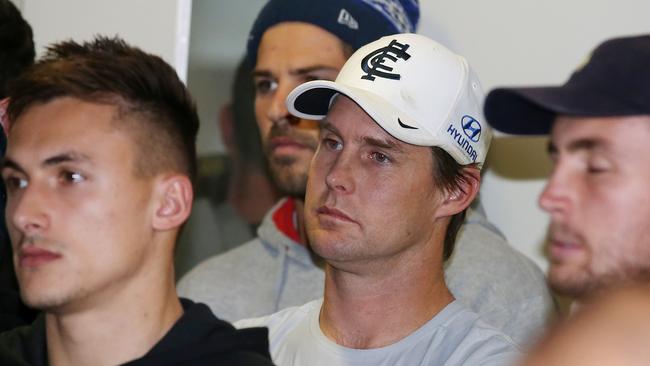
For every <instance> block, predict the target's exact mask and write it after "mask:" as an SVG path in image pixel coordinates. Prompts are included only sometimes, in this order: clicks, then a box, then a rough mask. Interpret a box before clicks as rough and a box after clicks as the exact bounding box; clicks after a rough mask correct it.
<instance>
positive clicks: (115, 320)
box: [45, 273, 183, 366]
mask: <svg viewBox="0 0 650 366" xmlns="http://www.w3.org/2000/svg"><path fill="white" fill-rule="evenodd" d="M159 282H161V281H159ZM165 282H166V283H165V284H164V286H158V288H152V286H151V281H148V283H147V284H148V285H149V286H137V285H136V286H130V288H125V289H121V290H120V291H116V292H113V293H112V294H109V295H108V296H104V297H103V298H102V299H100V301H99V302H95V301H94V302H93V303H94V304H95V305H96V306H92V307H87V308H85V309H78V311H74V310H73V311H70V312H65V313H63V312H62V313H46V315H45V329H46V339H47V350H48V358H49V364H50V365H51V366H60V365H82V366H83V365H89V366H90V365H93V366H95V365H100V366H101V365H117V364H122V363H125V362H128V361H131V360H133V359H137V358H140V357H142V356H144V355H145V354H146V353H147V352H148V351H149V350H150V349H151V348H153V346H154V345H155V344H156V343H157V342H158V341H159V340H160V339H161V338H162V337H163V336H164V335H165V334H166V333H167V332H168V331H169V329H170V328H171V327H172V326H173V325H174V323H175V322H176V321H177V320H178V319H179V318H180V317H181V315H182V313H183V308H182V306H181V304H180V301H179V299H178V296H177V295H176V289H175V287H174V282H173V273H171V276H170V278H169V279H167V280H166V281H165ZM154 287H155V286H154Z"/></svg>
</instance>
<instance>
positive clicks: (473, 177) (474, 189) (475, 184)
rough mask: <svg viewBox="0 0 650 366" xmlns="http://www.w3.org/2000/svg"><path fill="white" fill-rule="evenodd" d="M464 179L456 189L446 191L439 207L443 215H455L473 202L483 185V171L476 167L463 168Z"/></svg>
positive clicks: (439, 211)
mask: <svg viewBox="0 0 650 366" xmlns="http://www.w3.org/2000/svg"><path fill="white" fill-rule="evenodd" d="M462 174H463V179H461V180H460V181H459V182H458V183H457V187H456V188H455V189H454V190H451V191H449V192H446V193H445V197H444V200H443V202H442V204H441V205H440V208H439V209H438V214H439V215H440V216H441V217H444V216H453V215H455V214H457V213H459V212H461V211H463V210H464V209H466V208H467V207H469V205H471V204H472V201H474V198H475V197H476V195H477V194H478V191H479V189H480V187H481V171H480V170H479V169H478V168H476V167H465V168H463V173H462Z"/></svg>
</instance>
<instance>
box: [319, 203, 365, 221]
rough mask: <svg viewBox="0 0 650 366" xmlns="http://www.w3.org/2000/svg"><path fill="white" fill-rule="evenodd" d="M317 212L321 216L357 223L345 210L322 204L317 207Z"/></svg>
mask: <svg viewBox="0 0 650 366" xmlns="http://www.w3.org/2000/svg"><path fill="white" fill-rule="evenodd" d="M316 214H317V215H318V216H319V217H327V218H331V219H334V220H338V221H344V222H351V223H355V224H356V223H357V222H356V221H354V220H353V219H352V218H351V217H350V216H348V215H346V214H345V213H344V212H343V211H340V210H337V209H335V208H332V207H327V206H321V207H319V208H317V209H316Z"/></svg>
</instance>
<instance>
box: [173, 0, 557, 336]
mask: <svg viewBox="0 0 650 366" xmlns="http://www.w3.org/2000/svg"><path fill="white" fill-rule="evenodd" d="M418 20H419V6H418V3H417V1H416V0H401V1H397V0H383V1H380V0H374V1H373V0H334V1H327V2H307V1H301V0H271V1H269V2H268V3H267V4H266V5H265V7H264V8H263V9H262V10H261V12H260V14H259V15H258V17H257V19H256V21H255V23H254V25H253V27H252V30H251V33H250V35H249V41H248V45H247V58H248V60H249V62H250V63H251V65H252V66H253V69H254V72H253V77H254V80H255V84H256V101H255V109H256V118H257V122H258V125H259V127H260V131H261V135H262V143H263V145H264V150H265V153H266V155H267V158H268V163H269V170H270V172H271V174H272V176H273V180H274V182H275V184H276V185H277V187H278V188H279V189H280V190H281V191H282V192H283V193H284V194H285V195H286V196H287V197H286V198H284V199H282V200H281V201H280V202H278V204H277V205H276V206H275V207H274V208H272V209H271V211H270V212H269V213H268V214H267V215H266V217H265V219H264V221H263V223H262V225H261V226H260V227H259V228H258V238H256V239H254V240H252V241H250V242H248V243H246V244H244V245H241V246H239V247H237V248H235V249H234V250H231V251H229V252H227V253H224V254H222V255H219V256H216V257H212V258H210V259H208V260H206V261H205V262H203V263H201V264H199V265H198V266H197V267H196V268H195V269H194V270H192V271H191V272H189V273H188V274H187V275H186V276H185V277H183V278H182V279H181V281H180V282H179V285H178V289H179V293H180V294H182V295H183V296H187V297H190V298H193V299H196V300H198V301H201V302H205V303H207V304H208V305H209V306H210V307H211V308H212V310H213V311H214V312H215V313H216V314H217V315H218V316H220V317H222V318H225V319H228V320H231V321H234V320H239V319H242V318H250V317H256V316H262V315H267V314H270V313H273V312H276V311H278V310H280V309H283V308H286V307H289V306H296V305H302V304H304V303H306V302H308V301H311V300H314V299H316V298H319V297H321V296H322V294H323V284H324V273H323V269H322V268H323V265H322V260H321V259H320V258H318V256H316V255H315V254H314V253H313V252H312V251H311V250H310V249H309V246H308V240H307V237H306V235H305V230H304V225H303V205H304V196H305V187H306V182H307V172H308V169H309V165H310V162H311V159H312V157H313V155H314V153H315V150H316V147H317V145H318V141H319V136H318V123H317V122H316V121H310V120H305V119H301V118H297V117H295V116H292V115H291V114H289V112H288V110H287V107H286V105H285V99H286V96H287V95H288V94H289V92H290V91H291V90H292V89H293V88H295V87H296V86H298V85H300V84H302V83H304V82H306V81H310V80H318V79H325V80H334V79H335V78H336V76H337V74H338V72H339V70H340V69H341V67H342V66H343V64H344V63H345V61H346V60H347V58H348V57H349V56H350V55H351V54H352V53H353V52H354V51H355V50H356V49H358V48H360V47H361V46H363V45H365V44H367V43H370V42H371V41H374V40H376V39H379V38H381V37H382V36H385V35H390V34H395V33H409V32H414V31H415V29H416V26H417V23H418ZM453 225H454V226H455V230H450V232H453V233H455V232H457V231H458V229H460V231H459V234H458V239H457V240H456V250H455V253H454V254H453V256H451V257H450V258H449V259H448V260H447V264H446V268H445V277H446V279H447V283H448V285H449V287H450V289H451V291H452V293H453V294H454V296H455V297H456V298H457V299H458V300H460V301H461V302H462V303H465V304H466V305H468V306H469V307H470V308H471V309H472V310H473V311H475V312H477V313H479V314H480V315H481V317H482V318H483V319H484V320H485V321H486V322H487V323H489V324H490V325H492V326H494V327H496V328H499V329H501V330H503V331H504V332H505V333H506V334H508V335H510V336H511V337H512V338H513V339H514V340H515V341H517V342H518V343H520V344H524V343H528V342H529V341H530V340H531V339H532V337H534V335H536V334H537V333H538V332H539V331H540V330H541V328H543V326H544V324H545V322H546V320H547V317H548V315H549V314H550V313H551V312H553V311H554V307H553V303H552V300H551V296H550V294H549V292H548V289H547V287H546V284H545V279H544V276H543V274H542V273H541V271H540V270H539V269H538V268H537V267H536V266H535V264H534V263H532V262H531V261H530V260H528V259H527V258H525V256H523V255H522V254H520V253H518V252H517V251H515V250H514V249H512V248H511V247H510V246H509V245H508V244H507V242H506V240H505V238H504V237H503V235H502V234H501V233H500V232H499V231H498V229H496V228H495V227H494V226H493V225H492V224H491V223H490V222H488V221H487V219H486V217H485V213H484V212H483V209H482V207H481V206H480V203H479V202H475V204H474V207H473V209H471V210H470V211H469V212H468V214H467V217H466V218H465V220H464V221H463V218H462V216H461V217H460V218H459V219H456V221H455V222H454V223H453ZM448 240H449V241H451V242H453V240H454V237H451V238H449V239H448Z"/></svg>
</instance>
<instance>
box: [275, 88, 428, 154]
mask: <svg viewBox="0 0 650 366" xmlns="http://www.w3.org/2000/svg"><path fill="white" fill-rule="evenodd" d="M336 94H342V95H345V96H346V97H348V98H350V99H352V100H353V101H354V102H355V103H356V104H357V105H358V106H359V107H361V109H363V110H364V111H365V112H366V113H367V114H368V115H369V116H370V118H372V119H373V120H374V121H375V123H377V124H378V125H379V126H380V127H381V128H383V129H384V130H385V131H386V132H388V133H389V134H390V135H391V136H393V137H395V138H396V139H398V140H401V141H404V142H407V143H410V144H413V145H420V146H432V145H431V140H432V139H433V137H432V136H431V134H430V133H429V131H427V130H426V129H425V128H423V127H422V126H420V124H419V123H418V122H417V121H416V120H414V119H412V118H410V117H409V116H408V115H405V114H404V113H402V112H400V111H398V110H397V109H395V108H393V107H392V106H391V104H390V103H387V102H386V101H385V100H384V99H382V98H381V97H379V96H377V95H376V94H374V93H372V92H369V91H366V90H362V89H358V88H354V87H350V86H346V85H343V84H339V83H336V82H333V81H328V80H315V81H310V82H307V83H304V84H301V85H299V86H298V87H296V88H295V89H294V90H292V91H291V93H289V95H288V96H287V108H288V110H289V112H290V113H291V114H293V115H294V116H296V117H299V118H304V119H311V120H320V119H322V118H324V117H325V116H326V115H327V112H328V110H329V108H330V104H331V102H332V98H333V97H334V96H335V95H336ZM398 119H399V121H398ZM398 123H403V124H406V125H408V126H412V127H413V128H411V129H404V128H399V127H398Z"/></svg>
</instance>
